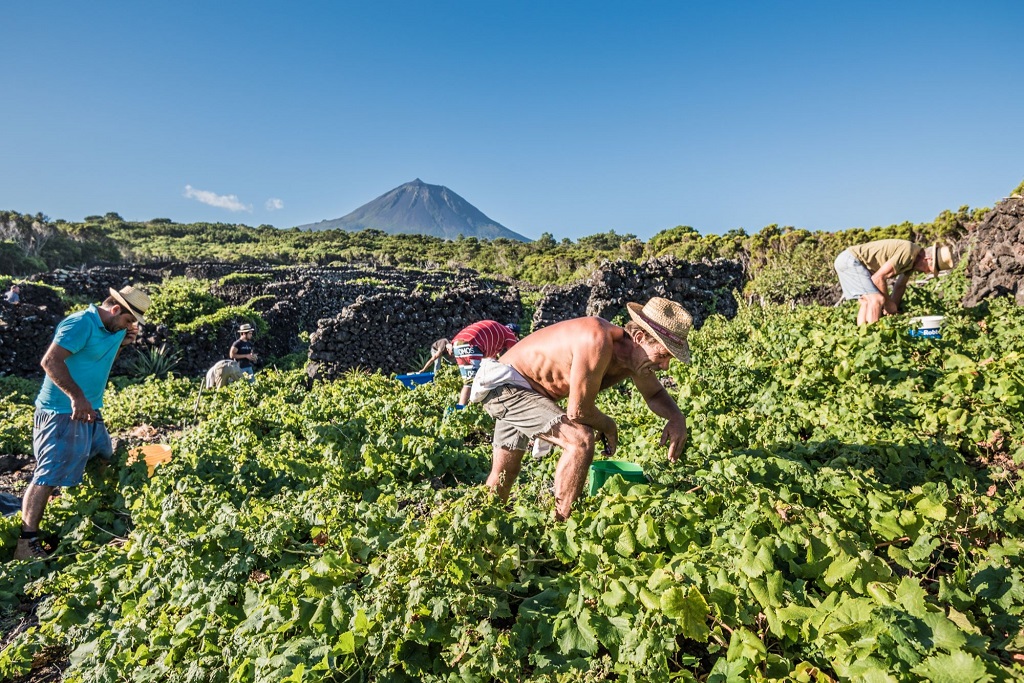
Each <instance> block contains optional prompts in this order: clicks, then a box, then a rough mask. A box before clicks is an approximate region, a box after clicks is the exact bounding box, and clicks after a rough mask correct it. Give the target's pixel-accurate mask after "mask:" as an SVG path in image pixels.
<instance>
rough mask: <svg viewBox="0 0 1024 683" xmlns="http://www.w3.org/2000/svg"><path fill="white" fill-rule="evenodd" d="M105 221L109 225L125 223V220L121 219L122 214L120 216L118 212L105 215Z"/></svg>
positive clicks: (109, 212)
mask: <svg viewBox="0 0 1024 683" xmlns="http://www.w3.org/2000/svg"><path fill="white" fill-rule="evenodd" d="M103 220H105V221H106V222H108V223H115V222H117V223H124V219H123V218H121V214H119V213H118V212H116V211H108V212H106V213H105V214H103Z"/></svg>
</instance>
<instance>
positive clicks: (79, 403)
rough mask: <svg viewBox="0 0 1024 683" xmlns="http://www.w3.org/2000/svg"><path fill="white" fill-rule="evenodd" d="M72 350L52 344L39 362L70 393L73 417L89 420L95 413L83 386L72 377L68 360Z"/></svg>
mask: <svg viewBox="0 0 1024 683" xmlns="http://www.w3.org/2000/svg"><path fill="white" fill-rule="evenodd" d="M70 356H71V352H70V351H68V350H67V349H65V348H64V347H62V346H58V345H57V344H50V348H48V349H47V350H46V355H44V356H43V359H42V360H41V361H40V362H39V365H41V366H42V368H43V370H44V371H45V372H46V374H47V376H48V377H49V378H50V380H51V381H53V383H54V384H56V385H57V388H58V389H60V390H61V391H63V392H64V393H65V394H67V395H68V398H70V399H71V419H72V420H88V419H90V418H91V417H92V415H93V412H94V411H93V409H92V404H91V403H89V400H88V399H86V398H85V393H84V392H83V391H82V387H80V386H78V383H77V382H75V380H74V379H73V378H72V377H71V371H70V370H68V366H67V363H65V362H64V361H66V360H67V359H68V357H70Z"/></svg>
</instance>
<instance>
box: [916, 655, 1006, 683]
mask: <svg viewBox="0 0 1024 683" xmlns="http://www.w3.org/2000/svg"><path fill="white" fill-rule="evenodd" d="M911 671H913V672H914V673H916V674H917V675H918V676H921V677H922V678H924V679H925V680H927V681H930V682H931V683H987V682H988V681H991V680H992V676H990V675H989V674H988V672H987V671H986V670H985V663H984V662H983V661H981V660H980V659H978V658H977V657H975V656H974V655H972V654H970V653H969V652H964V651H963V650H957V651H956V652H953V653H951V654H948V655H947V654H939V655H933V656H931V657H929V658H928V659H926V660H924V661H923V662H921V663H920V664H918V665H917V666H915V667H914V668H913V669H911Z"/></svg>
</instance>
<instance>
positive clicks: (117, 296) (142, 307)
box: [110, 285, 153, 323]
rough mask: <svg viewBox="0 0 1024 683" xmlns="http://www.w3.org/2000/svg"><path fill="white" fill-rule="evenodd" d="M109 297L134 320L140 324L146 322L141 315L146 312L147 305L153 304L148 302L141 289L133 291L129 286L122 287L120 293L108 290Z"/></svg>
mask: <svg viewBox="0 0 1024 683" xmlns="http://www.w3.org/2000/svg"><path fill="white" fill-rule="evenodd" d="M110 296H112V297H114V300H115V301H117V303H118V304H120V306H121V308H123V309H124V310H126V311H128V312H129V313H131V314H132V315H134V316H135V319H136V320H137V321H139V322H140V323H144V322H146V321H145V320H144V319H143V317H142V314H143V313H145V312H146V310H147V309H148V308H149V305H150V304H151V303H153V302H152V301H150V300H149V295H148V294H146V293H145V292H143V291H142V290H141V289H135V288H134V287H132V286H131V285H128V286H127V287H122V288H121V291H118V290H116V289H114V288H113V287H111V288H110Z"/></svg>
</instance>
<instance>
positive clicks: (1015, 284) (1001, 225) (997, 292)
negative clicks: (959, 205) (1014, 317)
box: [963, 195, 1024, 306]
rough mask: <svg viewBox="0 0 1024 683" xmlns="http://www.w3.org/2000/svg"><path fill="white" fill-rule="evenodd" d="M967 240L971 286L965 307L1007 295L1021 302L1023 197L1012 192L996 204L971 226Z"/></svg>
mask: <svg viewBox="0 0 1024 683" xmlns="http://www.w3.org/2000/svg"><path fill="white" fill-rule="evenodd" d="M968 243H969V245H970V249H971V253H970V256H969V260H968V262H967V278H968V279H969V280H970V285H969V287H968V289H967V294H966V295H965V296H964V301H963V304H964V306H977V305H978V304H979V303H981V302H982V301H983V300H984V299H987V298H988V297H991V296H1006V295H1009V296H1012V297H1014V298H1015V299H1016V301H1017V304H1018V305H1024V285H1022V282H1021V280H1022V278H1024V197H1021V196H1020V195H1014V196H1013V197H1009V198H1007V199H1004V200H1003V201H1001V202H999V203H998V204H996V206H995V207H994V208H993V209H992V210H991V211H989V212H988V213H987V214H985V216H984V217H983V218H982V219H981V222H980V223H978V224H976V225H973V226H971V228H970V236H969V238H968Z"/></svg>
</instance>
